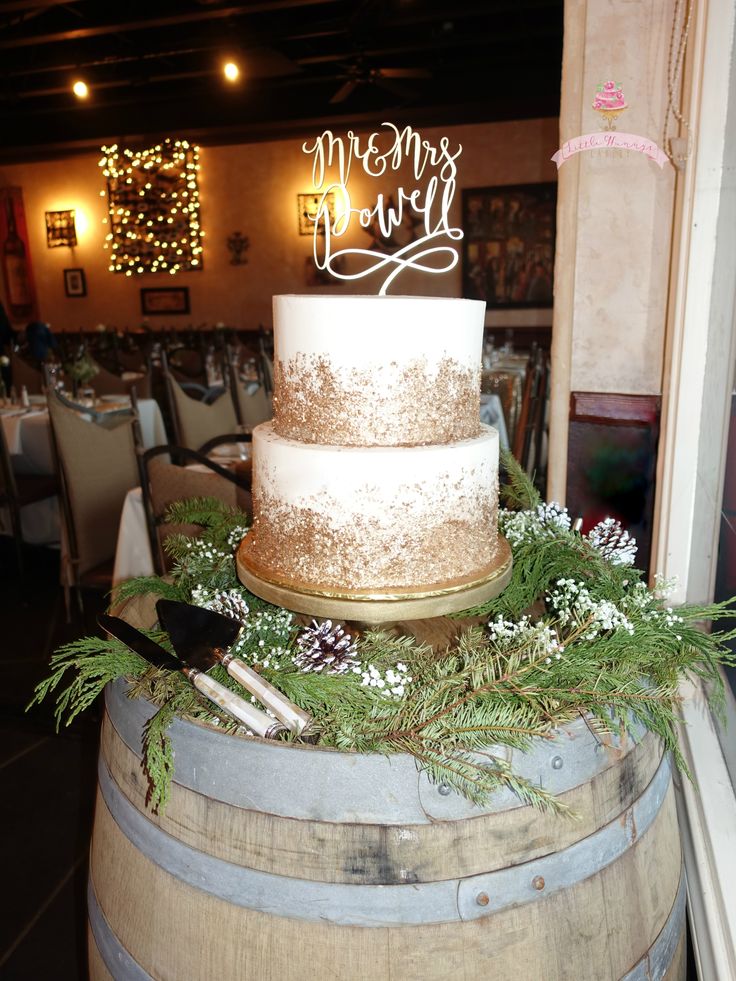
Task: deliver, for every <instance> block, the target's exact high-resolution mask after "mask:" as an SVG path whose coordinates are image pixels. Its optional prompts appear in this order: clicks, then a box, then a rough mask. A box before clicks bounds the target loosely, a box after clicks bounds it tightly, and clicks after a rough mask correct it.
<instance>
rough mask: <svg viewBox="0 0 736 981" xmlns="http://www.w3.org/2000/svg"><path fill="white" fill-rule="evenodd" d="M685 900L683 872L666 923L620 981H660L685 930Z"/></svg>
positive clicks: (685, 884) (685, 882)
mask: <svg viewBox="0 0 736 981" xmlns="http://www.w3.org/2000/svg"><path fill="white" fill-rule="evenodd" d="M686 900H687V881H686V879H685V873H684V871H683V872H682V874H681V875H680V887H679V889H678V890H677V896H676V898H675V901H674V903H673V904H672V909H671V911H670V915H669V916H668V917H667V922H666V923H665V925H664V926H663V927H662V929H661V930H660V932H659V936H658V937H657V939H656V940H655V941H654V943H653V944H652V946H651V947H650V948H649V950H648V951H647V952H646V954H645V955H644V957H642V959H641V960H640V961H639V963H638V964H635V965H634V967H633V968H632V969H631V970H630V971H629V972H628V974H625V975H624V976H623V977H622V978H621V981H662V978H664V976H665V975H666V974H667V971H668V970H669V968H670V965H671V964H672V961H673V960H674V957H675V953H676V952H677V946H678V944H679V943H680V938H681V937H682V934H683V931H684V929H685V913H686V908H687V903H686Z"/></svg>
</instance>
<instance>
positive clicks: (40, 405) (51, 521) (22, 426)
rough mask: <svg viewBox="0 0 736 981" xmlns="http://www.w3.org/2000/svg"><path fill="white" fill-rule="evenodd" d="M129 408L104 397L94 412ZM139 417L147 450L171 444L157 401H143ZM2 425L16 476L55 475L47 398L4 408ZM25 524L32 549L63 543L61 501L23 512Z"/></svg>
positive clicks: (2, 526) (6, 523)
mask: <svg viewBox="0 0 736 981" xmlns="http://www.w3.org/2000/svg"><path fill="white" fill-rule="evenodd" d="M129 405H130V400H129V399H126V397H125V396H124V395H117V396H103V397H101V398H99V399H97V400H95V402H94V409H95V411H97V412H105V411H114V410H116V409H121V408H124V407H126V406H129ZM90 407H91V406H90ZM82 408H85V406H82ZM138 416H139V421H140V426H141V437H142V442H143V445H144V447H145V448H146V449H148V448H149V447H151V446H161V445H163V444H164V443H166V442H167V436H166V429H165V427H164V420H163V416H162V414H161V409H160V408H159V405H158V402H156V400H155V399H139V400H138ZM0 425H2V427H3V434H4V436H5V442H6V444H7V446H8V452H9V454H10V459H11V464H12V467H13V470H14V472H15V473H18V474H52V473H54V469H55V467H54V453H53V448H52V443H51V422H50V419H49V412H48V408H47V407H46V400H45V398H44V397H43V396H31V403H30V405H28V406H18V405H9V406H8V405H6V406H0ZM21 524H22V528H23V538H24V540H25V541H26V542H27V543H28V544H29V545H55V544H58V543H59V542H60V540H61V521H60V514H59V502H58V499H57V498H55V497H53V498H48V499H46V500H44V501H37V502H36V503H34V504H29V505H27V506H26V507H24V508H22V509H21ZM0 534H12V531H11V527H10V520H9V515H8V514H7V512H6V511H5V510H3V509H0Z"/></svg>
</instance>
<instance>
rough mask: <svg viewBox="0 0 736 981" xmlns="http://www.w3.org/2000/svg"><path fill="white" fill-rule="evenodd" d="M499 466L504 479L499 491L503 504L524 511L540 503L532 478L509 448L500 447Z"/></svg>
mask: <svg viewBox="0 0 736 981" xmlns="http://www.w3.org/2000/svg"><path fill="white" fill-rule="evenodd" d="M499 456H500V462H501V467H502V469H503V471H504V473H505V476H506V481H505V482H504V483H502V484H501V487H500V493H501V499H502V501H503V502H504V505H505V506H506V507H508V508H511V509H512V510H516V511H526V510H531V509H532V508H535V507H537V505H538V504H541V503H542V498H541V497H540V495H539V491H538V490H537V488H536V487H535V486H534V483H533V481H532V479H531V478H530V477H529V475H528V474H527V472H526V471H525V470H524V468H523V467H522V466H521V464H520V463H519V461H518V460H517V459H516V457H515V456H514V455H513V453H512V452H511V451H510V450H507V449H501V451H500V454H499Z"/></svg>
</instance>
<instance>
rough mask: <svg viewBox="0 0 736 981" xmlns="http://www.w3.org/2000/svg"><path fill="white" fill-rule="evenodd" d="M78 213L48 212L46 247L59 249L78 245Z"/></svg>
mask: <svg viewBox="0 0 736 981" xmlns="http://www.w3.org/2000/svg"><path fill="white" fill-rule="evenodd" d="M75 218H76V212H74V211H47V212H46V245H47V246H48V247H49V248H50V249H57V248H59V246H61V245H66V246H67V247H68V248H71V247H72V246H73V245H76V244H77V226H76V221H75Z"/></svg>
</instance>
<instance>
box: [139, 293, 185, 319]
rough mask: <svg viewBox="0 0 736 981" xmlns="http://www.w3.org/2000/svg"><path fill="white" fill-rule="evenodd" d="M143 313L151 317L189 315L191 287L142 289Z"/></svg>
mask: <svg viewBox="0 0 736 981" xmlns="http://www.w3.org/2000/svg"><path fill="white" fill-rule="evenodd" d="M141 311H142V312H143V313H144V314H146V315H147V316H151V317H156V316H159V315H161V316H165V315H167V314H172V313H189V287H187V286H165V287H160V288H155V287H154V288H150V289H142V290H141Z"/></svg>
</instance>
